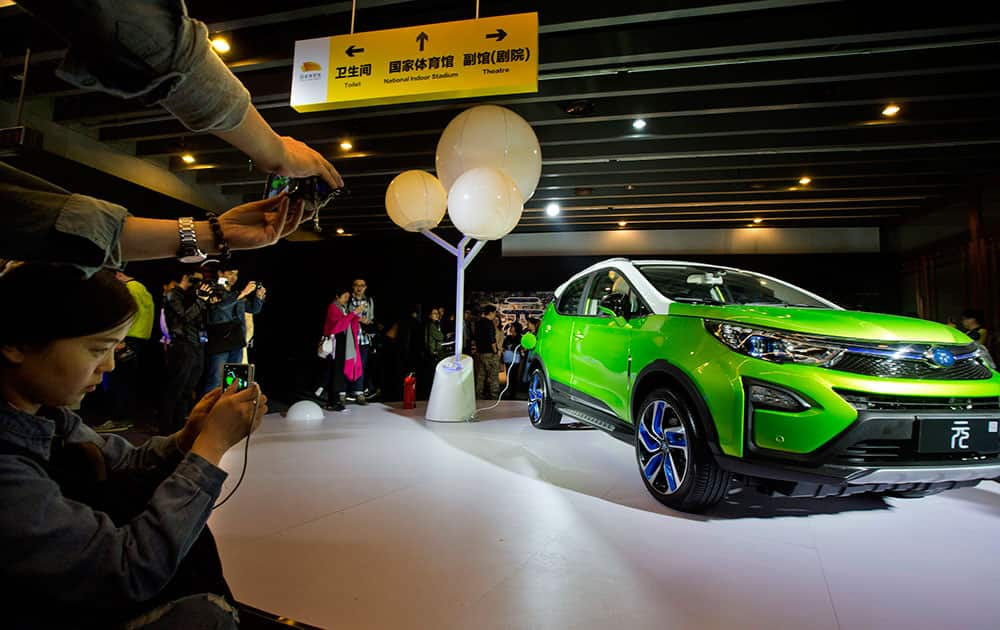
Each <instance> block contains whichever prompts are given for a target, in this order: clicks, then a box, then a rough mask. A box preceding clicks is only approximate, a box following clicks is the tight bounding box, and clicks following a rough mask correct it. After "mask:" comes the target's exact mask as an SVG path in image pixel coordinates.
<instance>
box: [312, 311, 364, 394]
mask: <svg viewBox="0 0 1000 630" xmlns="http://www.w3.org/2000/svg"><path fill="white" fill-rule="evenodd" d="M350 297H351V294H350V292H349V291H344V292H342V293H340V294H339V295H338V296H337V297H336V299H334V301H333V302H331V303H330V308H329V309H327V311H326V323H325V324H324V325H323V334H324V335H327V336H333V339H334V346H335V348H334V351H333V353H332V354H331V355H330V356H329V357H328V358H327V360H328V361H333V365H332V369H330V379H329V382H328V383H327V387H326V397H327V398H326V400H327V405H326V408H327V409H331V410H334V411H343V410H344V401H345V400H346V398H347V388H351V391H352V392H354V395H355V396H357V400H358V404H359V405H366V404H368V402H367V401H366V400H365V396H364V379H363V377H364V374H363V373H362V371H361V353H360V351H359V349H358V333H359V331H360V329H361V322H360V319H359V316H358V313H359V312H360V310H362V309H363V307H362V306H359V307H358V308H357V309H355V310H353V311H348V310H347V301H348V300H349V299H350ZM345 380H346V384H345V382H344V381H345Z"/></svg>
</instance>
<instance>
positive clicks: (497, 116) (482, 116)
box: [434, 105, 542, 201]
mask: <svg viewBox="0 0 1000 630" xmlns="http://www.w3.org/2000/svg"><path fill="white" fill-rule="evenodd" d="M434 160H435V164H436V168H437V176H438V179H440V180H441V183H442V184H444V188H445V190H447V191H449V192H450V191H451V187H452V186H453V185H454V184H455V182H456V181H458V178H459V177H461V175H462V174H463V173H465V172H467V171H469V170H471V169H474V168H479V167H488V168H497V169H500V170H502V171H504V172H505V173H506V174H507V175H508V176H509V177H510V178H511V179H513V180H514V181H515V182H516V183H517V187H518V190H520V191H521V196H522V199H523V200H524V201H527V200H528V199H530V198H531V196H532V195H534V194H535V188H536V187H537V186H538V179H539V178H540V177H541V174H542V151H541V148H540V147H539V145H538V138H537V137H536V136H535V132H534V130H533V129H532V128H531V125H529V124H528V123H527V121H525V120H524V119H523V118H521V117H520V116H518V115H517V114H515V113H514V112H512V111H511V110H509V109H506V108H503V107H498V106H496V105H479V106H476V107H472V108H470V109H467V110H465V111H464V112H462V113H461V114H459V115H458V116H456V117H455V118H454V119H453V120H452V121H451V122H450V123H448V126H447V127H446V128H445V130H444V132H443V133H442V134H441V138H440V139H439V140H438V145H437V152H436V154H435V158H434Z"/></svg>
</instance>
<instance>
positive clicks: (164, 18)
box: [18, 0, 250, 131]
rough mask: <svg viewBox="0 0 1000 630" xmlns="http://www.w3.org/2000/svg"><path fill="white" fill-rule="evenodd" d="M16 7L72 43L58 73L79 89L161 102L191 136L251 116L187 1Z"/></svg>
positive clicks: (42, 1)
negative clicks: (30, 14)
mask: <svg viewBox="0 0 1000 630" xmlns="http://www.w3.org/2000/svg"><path fill="white" fill-rule="evenodd" d="M18 4H19V5H21V6H23V7H24V8H25V9H26V10H27V11H29V12H31V13H33V14H34V15H36V16H37V17H38V18H40V19H42V20H43V21H45V22H47V23H48V24H49V25H50V26H51V27H52V28H53V29H55V30H56V32H58V33H59V34H60V35H61V36H62V37H63V38H64V39H66V40H67V41H69V43H70V46H69V52H68V53H67V55H66V58H65V59H64V60H63V63H62V65H61V66H60V67H59V69H58V70H57V71H56V73H57V74H58V75H59V76H60V77H61V78H62V79H63V80H65V81H67V82H69V83H71V84H73V85H76V86H77V87H80V88H83V89H86V90H99V91H102V92H105V93H108V94H112V95H115V96H119V97H122V98H139V99H141V100H142V101H143V102H145V103H147V104H152V103H159V104H160V105H163V107H164V108H166V109H167V111H169V112H170V113H171V114H173V115H174V116H175V117H176V118H178V119H179V120H180V121H181V122H183V123H184V125H185V126H187V127H188V128H189V129H191V130H192V131H228V130H231V129H233V128H235V127H237V126H238V125H239V124H240V123H241V122H243V119H244V117H245V116H246V114H247V112H248V111H249V109H250V93H249V92H248V91H247V89H246V88H245V87H244V86H243V84H242V83H241V82H240V81H239V79H237V78H236V76H235V75H234V74H233V73H232V72H230V70H229V69H228V68H227V67H226V64H225V63H223V62H222V60H221V59H220V58H219V56H218V55H217V54H215V52H213V51H212V48H211V45H210V43H209V40H208V28H207V27H206V26H205V25H204V24H203V23H201V22H199V21H197V20H194V19H191V18H190V17H188V15H187V8H186V7H185V6H184V3H183V2H182V1H181V0H129V1H128V2H125V1H123V0H80V1H77V2H70V3H67V2H63V1H58V2H57V1H53V0H25V1H24V2H19V3H18Z"/></svg>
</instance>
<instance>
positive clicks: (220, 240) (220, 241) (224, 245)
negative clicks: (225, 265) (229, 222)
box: [208, 212, 232, 260]
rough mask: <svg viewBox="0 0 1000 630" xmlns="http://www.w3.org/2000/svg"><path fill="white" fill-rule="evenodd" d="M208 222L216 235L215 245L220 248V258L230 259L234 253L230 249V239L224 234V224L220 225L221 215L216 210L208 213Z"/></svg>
mask: <svg viewBox="0 0 1000 630" xmlns="http://www.w3.org/2000/svg"><path fill="white" fill-rule="evenodd" d="M208 224H209V226H210V227H211V228H212V234H214V235H215V246H216V247H218V248H219V259H220V260H229V258H230V256H232V253H230V251H229V241H227V240H226V237H225V236H224V235H223V234H222V226H221V225H219V217H218V216H217V215H216V214H215V213H214V212H209V213H208Z"/></svg>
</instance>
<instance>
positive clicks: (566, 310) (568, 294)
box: [556, 276, 589, 315]
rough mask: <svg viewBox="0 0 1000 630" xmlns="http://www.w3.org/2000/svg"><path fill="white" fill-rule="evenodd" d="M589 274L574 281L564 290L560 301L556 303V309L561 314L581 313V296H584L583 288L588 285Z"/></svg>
mask: <svg viewBox="0 0 1000 630" xmlns="http://www.w3.org/2000/svg"><path fill="white" fill-rule="evenodd" d="M588 278H589V276H583V277H582V278H579V279H577V280H575V281H573V282H572V283H571V284H570V285H569V286H568V287H566V290H565V291H563V294H562V297H560V298H559V303H558V304H556V311H557V312H558V313H559V314H560V315H579V314H580V298H581V297H583V289H584V288H585V287H586V286H587V280H588Z"/></svg>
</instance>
